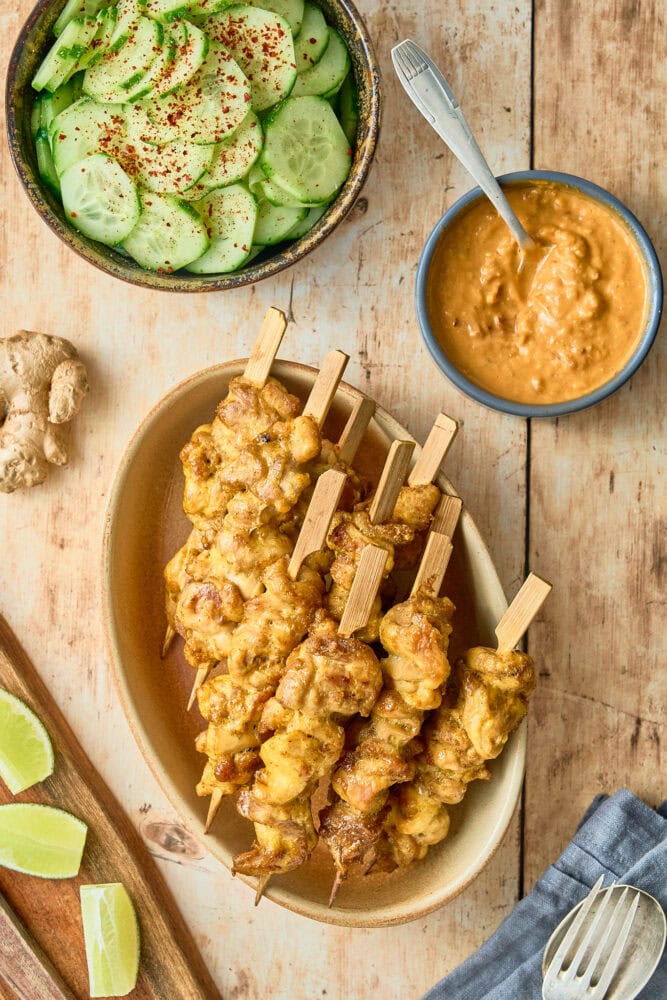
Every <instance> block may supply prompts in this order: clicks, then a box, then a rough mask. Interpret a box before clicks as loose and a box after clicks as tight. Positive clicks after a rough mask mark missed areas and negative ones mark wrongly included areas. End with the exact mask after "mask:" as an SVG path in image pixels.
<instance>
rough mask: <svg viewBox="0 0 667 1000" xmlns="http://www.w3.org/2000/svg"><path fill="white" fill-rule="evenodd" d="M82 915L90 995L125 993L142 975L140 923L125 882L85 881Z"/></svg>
mask: <svg viewBox="0 0 667 1000" xmlns="http://www.w3.org/2000/svg"><path fill="white" fill-rule="evenodd" d="M80 893H81V917H82V919H83V937H84V940H85V942H86V959H87V961H88V980H89V985H90V995H91V997H124V996H127V994H128V993H130V992H131V991H132V990H133V989H134V987H135V985H136V982H137V976H138V975H139V924H138V923H137V915H136V913H135V912H134V906H133V905H132V900H131V899H130V897H129V896H128V894H127V889H126V888H125V886H124V885H123V884H122V882H110V883H108V884H107V885H82V886H81V889H80Z"/></svg>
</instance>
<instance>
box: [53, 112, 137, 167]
mask: <svg viewBox="0 0 667 1000" xmlns="http://www.w3.org/2000/svg"><path fill="white" fill-rule="evenodd" d="M126 134H127V130H126V119H125V115H124V113H123V108H122V107H121V106H120V105H118V104H97V103H96V102H95V101H92V100H91V99H90V98H89V97H80V98H79V100H78V101H75V102H74V104H70V106H69V107H68V108H65V110H64V111H61V113H60V114H59V115H56V117H55V118H54V119H53V121H52V122H51V126H50V128H49V138H50V140H51V148H52V150H53V162H54V164H55V168H56V171H57V173H58V175H62V174H63V173H64V172H65V171H66V170H67V169H68V168H69V167H70V166H72V164H73V163H77V162H78V161H79V160H82V159H83V158H84V157H85V156H88V155H89V154H90V153H107V154H108V155H110V156H114V155H116V154H117V152H118V150H119V149H120V148H121V147H122V145H123V143H124V142H125V138H126Z"/></svg>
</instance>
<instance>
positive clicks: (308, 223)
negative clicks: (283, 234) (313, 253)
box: [287, 205, 329, 240]
mask: <svg viewBox="0 0 667 1000" xmlns="http://www.w3.org/2000/svg"><path fill="white" fill-rule="evenodd" d="M328 207H329V206H328V205H318V207H317V208H311V209H309V210H308V214H307V215H306V216H305V217H304V218H303V219H300V220H299V222H297V224H296V226H293V227H292V229H290V231H289V233H288V234H287V238H288V239H290V240H300V239H301V237H302V236H304V235H305V234H306V233H307V232H308V230H309V229H312V228H313V226H314V225H315V223H316V222H319V220H320V219H321V218H322V216H323V215H324V213H325V212H326V210H327V208H328Z"/></svg>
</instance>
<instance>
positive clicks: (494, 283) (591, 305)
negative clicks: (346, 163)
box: [426, 181, 648, 404]
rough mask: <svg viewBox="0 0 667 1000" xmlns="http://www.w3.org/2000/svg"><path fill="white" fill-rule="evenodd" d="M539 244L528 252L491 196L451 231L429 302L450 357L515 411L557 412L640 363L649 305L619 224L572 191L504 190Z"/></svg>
mask: <svg viewBox="0 0 667 1000" xmlns="http://www.w3.org/2000/svg"><path fill="white" fill-rule="evenodd" d="M504 190H505V194H506V195H507V197H508V199H509V202H510V204H511V205H512V208H513V209H514V211H515V212H516V214H517V216H518V217H519V219H520V221H521V223H522V224H523V226H524V227H525V229H526V230H527V232H528V233H529V234H530V235H531V236H532V237H533V239H534V240H535V241H536V243H537V247H536V248H535V250H530V251H528V252H527V253H524V254H523V255H522V253H521V251H520V249H519V247H518V245H517V243H516V241H515V240H514V237H513V236H512V235H511V233H510V231H509V230H508V228H507V226H506V225H505V223H504V222H503V221H502V219H501V218H500V217H499V216H498V214H497V212H496V211H495V209H494V208H493V206H492V205H491V203H490V202H489V201H488V200H487V199H486V198H480V199H479V200H477V201H475V202H473V204H472V205H471V207H470V208H468V209H466V210H465V211H464V212H463V213H462V214H461V215H459V216H458V217H457V218H456V219H455V220H454V221H453V222H452V224H451V226H449V228H448V229H447V230H446V231H445V233H444V234H443V236H442V238H441V239H440V242H439V243H438V245H437V246H436V249H435V252H434V254H433V257H432V260H431V264H430V267H429V272H428V279H427V291H426V305H427V310H428V315H429V319H430V322H431V326H432V329H433V332H434V334H435V336H436V338H437V340H438V343H439V344H440V346H441V348H442V350H443V351H444V353H445V354H446V355H447V357H448V358H449V360H450V361H451V362H452V363H453V364H454V365H455V366H456V367H457V368H458V369H459V371H460V372H461V373H462V374H463V375H465V376H466V378H468V379H469V380H470V381H471V382H474V383H475V384H476V385H478V386H479V387H480V388H482V389H485V390H486V391H487V392H490V393H493V395H495V396H501V397H503V398H504V399H508V400H512V401H514V402H518V403H533V404H540V403H558V402H564V401H567V400H571V399H576V398H578V397H580V396H583V395H585V394H587V393H589V392H592V391H593V390H594V389H597V388H598V387H599V386H602V385H604V384H605V383H606V382H608V381H609V380H610V379H611V378H613V376H614V375H616V374H617V373H618V372H619V371H620V370H621V369H622V368H623V366H624V364H625V363H626V361H627V360H628V359H629V358H630V356H631V355H632V353H633V351H634V349H635V346H636V344H637V341H638V340H639V337H640V334H641V332H642V330H643V327H644V324H645V321H646V315H647V307H648V294H647V286H648V282H647V275H646V271H645V266H644V263H643V259H642V256H641V253H640V250H639V247H638V245H637V243H636V241H635V239H634V237H633V235H632V233H631V231H630V229H629V228H628V227H627V226H626V224H625V223H624V221H623V219H622V218H621V216H620V215H618V214H617V213H616V212H614V211H613V210H612V209H611V208H608V207H607V206H605V205H602V204H600V203H599V202H597V201H595V200H593V198H589V197H588V196H587V195H584V194H582V193H581V192H580V191H577V190H575V189H574V188H572V187H568V186H567V185H565V184H559V183H554V182H551V181H534V182H530V183H513V184H509V185H507V186H506V187H505V189H504Z"/></svg>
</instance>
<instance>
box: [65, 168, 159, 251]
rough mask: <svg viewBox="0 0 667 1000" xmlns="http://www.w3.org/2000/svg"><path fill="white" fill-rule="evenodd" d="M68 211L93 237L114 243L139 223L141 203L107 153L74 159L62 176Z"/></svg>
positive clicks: (76, 226)
mask: <svg viewBox="0 0 667 1000" xmlns="http://www.w3.org/2000/svg"><path fill="white" fill-rule="evenodd" d="M60 186H61V190H62V198H63V207H64V209H65V215H66V216H67V218H68V219H69V220H70V221H71V223H72V225H73V226H74V227H75V228H76V229H78V230H79V232H81V233H83V234H84V236H88V237H90V239H91V240H98V241H99V242H100V243H106V244H107V245H108V246H113V245H114V244H115V243H120V242H122V241H123V240H124V239H125V237H126V236H129V234H130V233H131V232H132V230H133V229H134V227H135V226H136V224H137V222H138V220H139V215H140V213H141V204H140V201H139V195H138V192H137V189H136V187H135V186H134V184H133V183H132V181H131V180H130V178H129V177H128V176H127V174H126V173H125V171H124V170H123V168H122V167H121V166H120V164H119V163H117V162H116V161H115V160H114V159H112V158H111V157H110V156H106V154H104V153H93V154H92V155H91V156H87V157H86V158H85V159H84V160H81V161H80V162H79V163H73V164H72V166H71V167H69V168H68V169H67V170H66V171H65V173H64V174H63V175H62V176H61V178H60Z"/></svg>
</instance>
